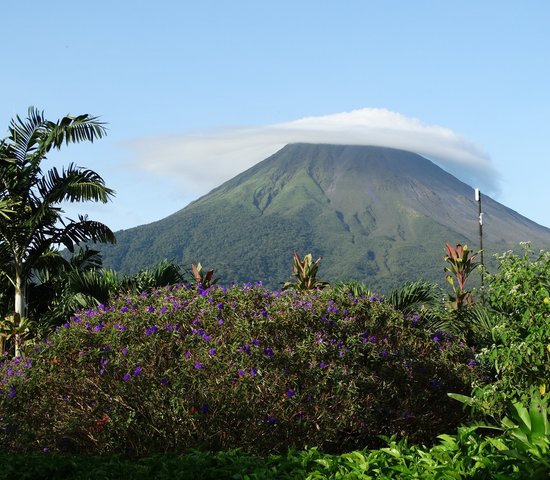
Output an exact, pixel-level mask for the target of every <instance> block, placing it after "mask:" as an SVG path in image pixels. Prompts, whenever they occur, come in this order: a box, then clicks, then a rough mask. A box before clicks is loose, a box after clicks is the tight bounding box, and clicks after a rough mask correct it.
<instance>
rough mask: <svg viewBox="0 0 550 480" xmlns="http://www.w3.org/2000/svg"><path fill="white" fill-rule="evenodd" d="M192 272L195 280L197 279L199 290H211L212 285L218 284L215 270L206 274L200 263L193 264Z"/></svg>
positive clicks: (196, 284)
mask: <svg viewBox="0 0 550 480" xmlns="http://www.w3.org/2000/svg"><path fill="white" fill-rule="evenodd" d="M191 272H192V273H193V278H194V279H195V286H196V287H197V288H204V289H207V288H210V287H211V286H212V285H215V284H216V283H218V280H219V279H218V278H215V277H214V270H208V271H207V272H204V271H203V269H202V265H201V263H200V262H199V263H198V264H197V265H195V264H194V263H192V264H191Z"/></svg>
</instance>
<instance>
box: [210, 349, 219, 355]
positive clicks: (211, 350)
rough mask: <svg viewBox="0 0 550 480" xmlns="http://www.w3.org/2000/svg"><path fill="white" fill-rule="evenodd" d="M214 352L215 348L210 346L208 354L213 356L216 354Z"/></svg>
mask: <svg viewBox="0 0 550 480" xmlns="http://www.w3.org/2000/svg"><path fill="white" fill-rule="evenodd" d="M216 353H217V352H216V349H215V348H211V349H210V350H208V354H209V355H212V356H214V355H216Z"/></svg>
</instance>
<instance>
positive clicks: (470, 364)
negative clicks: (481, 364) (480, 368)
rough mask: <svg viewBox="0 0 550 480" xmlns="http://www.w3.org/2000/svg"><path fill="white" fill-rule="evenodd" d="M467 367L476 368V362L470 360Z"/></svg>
mask: <svg viewBox="0 0 550 480" xmlns="http://www.w3.org/2000/svg"><path fill="white" fill-rule="evenodd" d="M468 366H469V367H475V366H476V361H475V360H474V359H472V360H470V361H469V362H468Z"/></svg>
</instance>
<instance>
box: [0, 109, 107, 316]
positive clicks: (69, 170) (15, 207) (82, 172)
mask: <svg viewBox="0 0 550 480" xmlns="http://www.w3.org/2000/svg"><path fill="white" fill-rule="evenodd" d="M8 131H9V135H8V136H7V137H6V138H4V139H3V140H2V141H1V142H0V202H3V205H4V207H5V208H4V209H3V210H4V211H6V208H7V210H8V212H7V216H6V215H0V262H1V265H0V269H1V270H2V272H3V273H4V274H5V275H6V276H7V278H8V279H9V281H10V282H11V283H12V284H13V286H14V288H15V302H14V303H15V304H14V311H15V313H16V314H18V315H16V318H24V317H25V315H26V299H25V291H26V285H27V283H28V282H29V279H30V278H31V275H32V271H33V269H34V268H35V267H36V266H37V265H38V264H39V263H40V262H41V260H42V259H43V257H44V255H46V254H47V253H48V252H49V251H51V249H52V247H56V246H64V247H66V248H67V249H68V250H69V251H71V252H72V251H74V247H75V245H77V244H79V243H80V242H85V241H93V242H114V241H115V236H114V234H113V232H112V231H111V230H110V229H109V228H108V227H107V226H106V225H104V224H102V223H100V222H96V221H93V220H89V219H88V218H87V216H83V215H79V216H78V219H77V220H73V219H70V218H66V217H65V216H64V211H63V209H62V203H63V202H83V201H94V202H102V203H106V202H107V201H108V200H109V199H110V198H111V197H112V196H113V195H114V191H113V190H111V189H110V188H107V187H106V186H105V182H104V181H103V179H102V178H101V177H100V176H99V175H98V174H97V173H96V172H94V171H92V170H88V169H85V168H82V167H78V166H76V165H75V164H74V163H71V164H70V165H69V166H68V167H66V168H63V169H61V170H58V169H57V168H56V167H51V168H49V169H48V170H43V169H42V164H43V162H44V161H45V160H46V158H47V155H48V153H49V152H50V150H52V149H58V150H59V149H60V148H61V147H62V146H63V145H64V144H65V145H68V144H69V143H79V142H82V141H89V142H93V141H94V140H96V139H99V138H102V137H103V136H104V135H105V133H106V129H105V126H104V124H103V123H101V122H99V121H98V119H97V117H92V116H90V115H88V114H84V115H79V116H76V117H72V116H65V117H63V118H61V119H60V120H58V121H57V122H52V121H50V120H47V119H46V118H45V117H44V114H43V113H41V112H39V111H38V110H37V109H35V108H33V107H31V108H29V110H28V116H27V118H25V119H22V118H20V117H19V116H16V117H15V118H14V119H12V120H11V122H10V126H9V129H8ZM0 205H2V204H0Z"/></svg>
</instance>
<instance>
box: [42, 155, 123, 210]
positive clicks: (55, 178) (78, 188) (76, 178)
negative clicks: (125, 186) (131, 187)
mask: <svg viewBox="0 0 550 480" xmlns="http://www.w3.org/2000/svg"><path fill="white" fill-rule="evenodd" d="M37 189H38V192H39V193H40V195H41V197H42V199H43V201H42V203H43V204H45V205H48V204H57V203H60V202H63V201H68V202H83V201H94V202H102V203H107V201H109V199H110V197H112V196H113V195H114V194H115V192H114V191H113V190H111V189H110V188H107V187H106V186H105V182H104V180H103V178H101V176H100V175H99V174H97V173H96V172H94V171H93V170H89V169H82V168H80V167H77V166H76V165H74V164H73V163H71V164H70V165H69V166H68V167H67V168H64V169H63V170H62V171H61V173H59V171H58V170H57V168H55V167H54V168H51V169H50V170H48V172H47V173H46V174H45V175H44V176H43V177H42V178H41V179H40V180H39V182H38V183H37Z"/></svg>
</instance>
